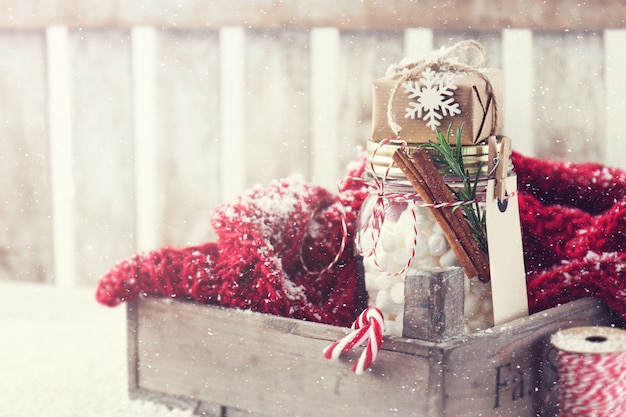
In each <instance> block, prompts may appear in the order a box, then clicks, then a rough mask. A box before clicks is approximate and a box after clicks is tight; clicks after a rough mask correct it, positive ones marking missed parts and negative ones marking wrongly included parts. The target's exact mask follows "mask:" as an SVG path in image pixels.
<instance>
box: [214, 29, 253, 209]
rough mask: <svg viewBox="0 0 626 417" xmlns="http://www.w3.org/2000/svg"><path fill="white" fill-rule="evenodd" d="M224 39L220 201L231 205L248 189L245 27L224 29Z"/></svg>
mask: <svg viewBox="0 0 626 417" xmlns="http://www.w3.org/2000/svg"><path fill="white" fill-rule="evenodd" d="M219 36H220V38H219V39H220V55H219V60H220V86H219V88H220V90H219V94H220V109H219V115H220V132H219V144H220V160H219V163H220V176H219V179H220V198H221V200H222V201H231V200H232V199H233V198H234V197H235V196H236V195H237V194H239V193H240V192H241V191H242V190H243V189H244V188H245V187H246V178H247V175H248V173H247V166H248V164H247V163H246V152H245V149H246V145H247V143H246V133H245V121H246V120H247V119H246V118H247V116H248V115H247V114H246V105H245V94H246V93H245V79H246V74H245V68H246V66H245V64H246V55H245V44H246V33H245V30H244V29H243V28H242V27H239V26H237V27H223V28H221V29H220V32H219Z"/></svg>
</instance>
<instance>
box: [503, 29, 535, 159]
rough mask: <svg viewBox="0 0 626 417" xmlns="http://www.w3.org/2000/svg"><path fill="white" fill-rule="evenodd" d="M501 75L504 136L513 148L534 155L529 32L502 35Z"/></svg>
mask: <svg viewBox="0 0 626 417" xmlns="http://www.w3.org/2000/svg"><path fill="white" fill-rule="evenodd" d="M501 50H502V69H503V71H504V103H503V105H501V106H500V110H501V111H503V112H504V119H503V120H504V128H503V133H504V134H505V135H507V136H510V137H511V140H512V142H513V148H514V149H515V150H517V151H519V152H521V153H523V154H525V155H534V154H535V146H534V143H533V142H534V134H533V110H532V109H533V35H532V32H531V31H530V30H528V29H507V30H504V31H503V32H502V47H501Z"/></svg>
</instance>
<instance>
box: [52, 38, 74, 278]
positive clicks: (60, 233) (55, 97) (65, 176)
mask: <svg viewBox="0 0 626 417" xmlns="http://www.w3.org/2000/svg"><path fill="white" fill-rule="evenodd" d="M46 39H47V54H48V101H49V103H50V104H49V106H48V109H49V110H48V111H49V114H48V117H49V140H50V170H51V172H50V174H51V175H50V180H51V184H50V185H51V189H52V196H53V200H52V202H53V206H52V207H53V208H52V222H53V242H54V281H55V284H56V285H59V286H62V287H69V286H72V285H75V283H76V276H75V265H76V264H75V262H76V257H75V252H76V251H75V236H76V234H75V225H76V223H75V222H76V212H75V210H74V207H75V193H74V171H73V169H72V166H73V158H74V151H73V147H72V127H71V125H72V122H71V102H70V100H71V99H70V91H71V88H70V71H71V70H70V67H69V48H68V46H69V45H68V29H67V27H64V26H52V27H50V28H48V29H47V31H46Z"/></svg>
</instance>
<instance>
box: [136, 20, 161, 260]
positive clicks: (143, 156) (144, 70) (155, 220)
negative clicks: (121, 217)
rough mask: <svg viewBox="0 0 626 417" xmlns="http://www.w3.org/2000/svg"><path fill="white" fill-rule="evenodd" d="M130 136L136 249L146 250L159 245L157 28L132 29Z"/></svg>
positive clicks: (142, 27) (140, 27)
mask: <svg viewBox="0 0 626 417" xmlns="http://www.w3.org/2000/svg"><path fill="white" fill-rule="evenodd" d="M131 38H132V77H133V113H134V119H133V123H134V125H133V135H134V139H135V201H136V205H135V207H136V208H135V210H136V213H137V214H138V215H137V216H136V219H137V223H136V226H135V229H136V234H137V235H136V242H137V244H136V246H137V250H139V251H145V250H149V249H154V248H156V247H158V245H159V243H160V239H159V235H158V231H159V230H160V225H159V217H158V213H157V210H155V207H156V206H157V201H158V199H159V189H158V185H157V183H156V181H155V179H156V178H155V174H156V172H157V170H158V164H157V158H158V148H157V147H156V146H155V143H154V139H155V137H156V130H155V128H156V125H157V124H156V104H155V102H156V45H157V41H156V29H155V28H153V27H147V26H139V27H135V28H133V30H132V32H131Z"/></svg>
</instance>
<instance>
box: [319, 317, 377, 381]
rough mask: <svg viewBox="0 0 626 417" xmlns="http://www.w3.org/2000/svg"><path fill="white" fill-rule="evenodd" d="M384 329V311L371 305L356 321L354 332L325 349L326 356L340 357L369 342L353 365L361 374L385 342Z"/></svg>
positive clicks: (353, 369) (353, 368) (370, 364)
mask: <svg viewBox="0 0 626 417" xmlns="http://www.w3.org/2000/svg"><path fill="white" fill-rule="evenodd" d="M384 330H385V320H384V318H383V313H382V311H380V309H378V308H376V307H369V308H367V309H366V310H365V311H363V312H362V313H361V314H360V315H359V317H358V318H357V319H356V320H355V321H354V323H353V324H352V332H350V333H349V334H348V335H346V336H345V337H343V338H341V339H339V340H337V341H336V342H334V343H332V344H331V345H330V346H328V347H327V348H326V349H324V357H325V358H326V359H338V358H339V356H341V355H342V354H343V353H346V352H348V351H350V350H352V349H354V348H355V347H357V346H360V345H362V344H364V343H367V344H366V346H365V349H364V350H363V352H362V353H361V356H360V357H359V359H358V361H356V362H355V363H354V365H353V366H352V371H354V373H356V374H357V375H360V374H362V373H363V371H365V370H366V369H368V368H369V367H370V366H372V363H374V361H375V360H376V356H377V355H378V351H379V350H380V346H381V344H382V343H383V332H384Z"/></svg>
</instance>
